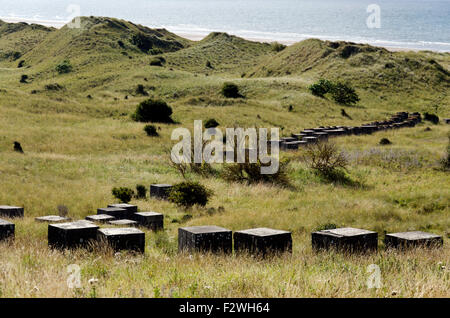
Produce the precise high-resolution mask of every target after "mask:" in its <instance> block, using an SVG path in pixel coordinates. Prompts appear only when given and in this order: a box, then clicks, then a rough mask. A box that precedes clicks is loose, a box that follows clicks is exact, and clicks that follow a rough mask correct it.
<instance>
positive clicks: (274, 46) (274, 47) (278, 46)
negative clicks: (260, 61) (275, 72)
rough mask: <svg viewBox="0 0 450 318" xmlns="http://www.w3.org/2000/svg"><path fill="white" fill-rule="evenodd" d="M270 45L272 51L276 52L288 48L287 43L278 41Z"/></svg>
mask: <svg viewBox="0 0 450 318" xmlns="http://www.w3.org/2000/svg"><path fill="white" fill-rule="evenodd" d="M270 47H271V49H272V51H274V52H281V51H283V50H284V49H285V48H286V45H284V44H281V43H278V42H273V43H271V44H270Z"/></svg>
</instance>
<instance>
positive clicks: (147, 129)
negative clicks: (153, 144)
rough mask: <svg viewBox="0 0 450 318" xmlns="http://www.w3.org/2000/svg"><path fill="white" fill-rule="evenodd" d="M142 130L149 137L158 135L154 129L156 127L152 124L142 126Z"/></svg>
mask: <svg viewBox="0 0 450 318" xmlns="http://www.w3.org/2000/svg"><path fill="white" fill-rule="evenodd" d="M144 131H145V132H146V133H147V136H149V137H157V136H159V134H158V131H157V130H156V127H155V126H153V125H146V126H145V127H144Z"/></svg>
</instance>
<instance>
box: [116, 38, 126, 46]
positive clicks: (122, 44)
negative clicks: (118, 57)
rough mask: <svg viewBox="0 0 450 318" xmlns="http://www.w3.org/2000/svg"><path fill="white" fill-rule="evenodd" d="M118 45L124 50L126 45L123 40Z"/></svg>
mask: <svg viewBox="0 0 450 318" xmlns="http://www.w3.org/2000/svg"><path fill="white" fill-rule="evenodd" d="M117 44H119V46H120V47H121V48H124V47H125V44H124V43H123V42H122V41H121V40H119V41H117Z"/></svg>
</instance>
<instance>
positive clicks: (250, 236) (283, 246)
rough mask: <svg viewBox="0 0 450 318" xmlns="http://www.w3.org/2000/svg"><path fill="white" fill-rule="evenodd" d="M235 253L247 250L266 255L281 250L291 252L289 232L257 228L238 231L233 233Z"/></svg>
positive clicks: (281, 251)
mask: <svg viewBox="0 0 450 318" xmlns="http://www.w3.org/2000/svg"><path fill="white" fill-rule="evenodd" d="M233 237H234V250H235V252H236V253H239V252H247V253H251V254H256V255H261V256H266V255H268V254H277V253H283V252H292V235H291V232H287V231H280V230H273V229H268V228H257V229H250V230H243V231H238V232H235V233H234V234H233Z"/></svg>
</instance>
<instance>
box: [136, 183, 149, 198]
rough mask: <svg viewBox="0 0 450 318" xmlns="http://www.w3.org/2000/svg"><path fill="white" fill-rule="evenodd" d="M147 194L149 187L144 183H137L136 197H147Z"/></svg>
mask: <svg viewBox="0 0 450 318" xmlns="http://www.w3.org/2000/svg"><path fill="white" fill-rule="evenodd" d="M146 196H147V188H146V187H145V186H143V185H142V184H138V185H136V198H138V199H145V198H146Z"/></svg>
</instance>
